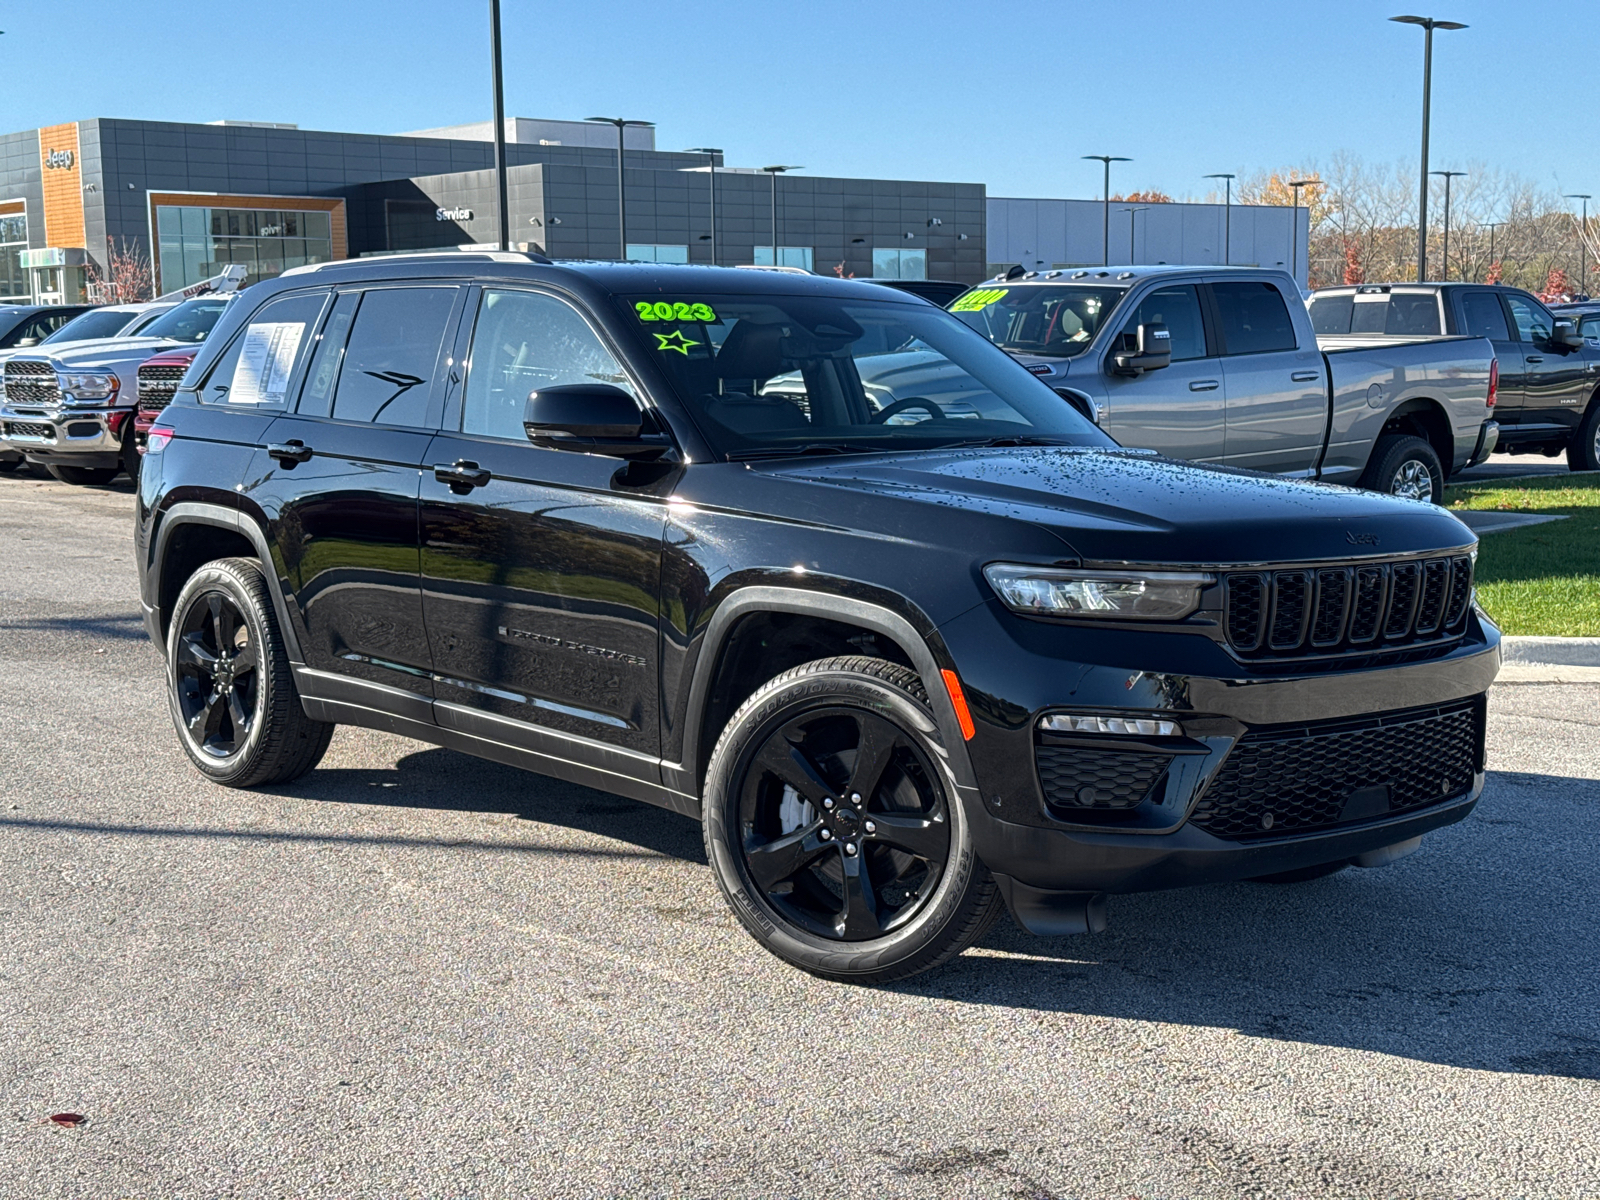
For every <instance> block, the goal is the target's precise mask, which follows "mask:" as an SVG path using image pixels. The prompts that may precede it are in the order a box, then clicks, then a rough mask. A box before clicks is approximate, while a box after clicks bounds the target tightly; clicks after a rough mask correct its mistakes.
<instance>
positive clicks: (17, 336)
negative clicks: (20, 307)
mask: <svg viewBox="0 0 1600 1200" xmlns="http://www.w3.org/2000/svg"><path fill="white" fill-rule="evenodd" d="M72 317H73V313H72V310H71V309H68V310H67V311H66V312H42V313H34V314H33V316H31V317H24V318H23V319H22V321H21V322H19V323H18V325H17V327H16V328H15V329H13V330H12V331H11V332H10V333H8V334H6V335H5V337H0V350H8V349H10V348H12V347H14V346H17V345H19V344H21V343H22V342H25V341H27V340H28V339H29V338H32V339H33V340H34V342H35V343H36V344H37V343H38V342H42V341H44V339H45V338H47V337H49V336H50V335H51V334H52V333H54V332H55V331H56V330H58V329H60V328H61V327H62V326H63V325H65V324H66V323H67V322H69V321H70V320H72Z"/></svg>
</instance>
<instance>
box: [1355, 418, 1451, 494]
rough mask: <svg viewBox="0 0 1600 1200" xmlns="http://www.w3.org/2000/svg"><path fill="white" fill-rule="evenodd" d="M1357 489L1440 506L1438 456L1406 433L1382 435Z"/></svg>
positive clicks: (1441, 479) (1441, 476)
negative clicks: (1362, 488)
mask: <svg viewBox="0 0 1600 1200" xmlns="http://www.w3.org/2000/svg"><path fill="white" fill-rule="evenodd" d="M1361 486H1362V487H1365V488H1370V489H1371V490H1373V491H1375V492H1386V493H1387V494H1389V495H1391V496H1399V497H1400V498H1401V499H1403V500H1425V501H1430V502H1432V503H1434V504H1442V503H1444V464H1443V463H1441V462H1440V461H1439V455H1438V452H1437V451H1435V450H1434V448H1433V447H1432V446H1430V445H1429V444H1428V443H1427V442H1426V441H1424V440H1423V439H1422V438H1419V437H1415V436H1413V435H1411V434H1409V433H1386V434H1384V435H1383V436H1382V437H1380V438H1379V439H1378V441H1377V444H1376V445H1374V446H1373V447H1372V457H1371V458H1370V459H1369V460H1368V462H1367V471H1366V474H1365V475H1363V476H1362V479H1361Z"/></svg>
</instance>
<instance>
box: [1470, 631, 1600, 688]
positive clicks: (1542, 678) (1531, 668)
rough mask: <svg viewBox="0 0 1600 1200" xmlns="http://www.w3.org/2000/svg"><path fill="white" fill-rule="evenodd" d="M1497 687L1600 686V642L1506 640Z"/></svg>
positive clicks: (1501, 648)
mask: <svg viewBox="0 0 1600 1200" xmlns="http://www.w3.org/2000/svg"><path fill="white" fill-rule="evenodd" d="M1500 652H1501V655H1502V656H1503V660H1504V665H1502V666H1501V668H1500V674H1499V676H1498V677H1497V678H1496V679H1495V682H1496V683H1592V684H1600V638H1584V637H1506V638H1502V639H1501V640H1500Z"/></svg>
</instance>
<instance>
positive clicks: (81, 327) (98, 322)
mask: <svg viewBox="0 0 1600 1200" xmlns="http://www.w3.org/2000/svg"><path fill="white" fill-rule="evenodd" d="M138 316H139V314H138V313H136V312H129V311H128V310H127V309H125V308H111V309H107V308H92V309H90V310H89V311H88V312H86V313H80V314H79V315H78V316H76V317H73V318H72V320H70V321H68V322H67V323H66V324H65V325H63V326H62V327H61V328H60V329H58V330H56V331H55V332H54V333H52V334H51V335H50V336H49V337H47V338H45V339H44V341H42V342H40V343H39V344H40V345H41V346H48V345H49V344H50V343H51V342H86V341H90V340H92V339H95V338H108V337H116V336H117V334H119V333H121V332H122V331H123V330H124V329H125V328H127V326H128V325H129V323H130V322H132V321H133V320H135V319H136V318H137V317H138Z"/></svg>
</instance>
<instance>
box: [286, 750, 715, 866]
mask: <svg viewBox="0 0 1600 1200" xmlns="http://www.w3.org/2000/svg"><path fill="white" fill-rule="evenodd" d="M259 790H261V791H267V792H272V793H275V794H278V795H283V796H295V797H299V798H302V799H307V800H316V801H321V802H323V803H328V804H382V805H386V806H388V807H392V808H431V809H438V810H441V811H446V812H470V813H505V814H508V815H510V816H514V817H518V818H520V819H522V820H525V821H538V822H541V823H543V824H548V825H560V826H565V827H567V828H569V829H576V830H582V831H583V832H585V833H593V834H598V835H599V836H601V837H607V838H612V839H614V840H616V841H619V842H628V843H630V844H632V845H635V846H638V847H640V848H642V849H646V850H652V851H654V852H655V853H657V854H662V855H665V856H667V857H669V858H677V859H683V860H685V861H688V862H692V863H696V864H699V865H704V864H705V861H706V854H705V846H704V844H703V843H702V842H701V840H700V824H699V822H697V821H691V820H690V819H689V818H687V817H683V816H680V815H678V814H677V813H673V812H668V811H667V810H666V809H663V808H657V807H656V806H655V805H653V804H646V803H644V802H643V801H639V800H629V799H627V798H626V797H623V796H614V795H611V794H610V793H607V792H599V791H595V790H594V789H593V788H588V787H584V786H583V785H582V784H576V783H567V782H565V781H564V780H560V779H551V778H549V777H547V776H543V775H535V774H532V773H531V772H528V771H523V770H520V769H518V768H516V767H508V766H503V765H502V764H500V763H496V762H490V761H489V760H488V759H483V758H473V757H471V756H470V755H466V754H458V753H456V752H455V751H453V750H445V749H440V748H433V749H428V750H419V751H417V752H416V753H414V754H408V755H406V756H405V757H404V758H402V759H400V760H399V762H397V763H396V764H395V766H394V767H393V768H385V769H382V770H365V769H362V768H359V767H319V768H318V769H317V770H315V771H313V772H311V773H310V774H309V775H307V776H305V777H304V778H302V779H299V780H296V781H295V782H294V783H291V784H286V785H283V786H281V787H275V788H263V789H259Z"/></svg>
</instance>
